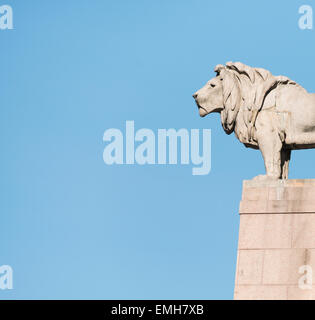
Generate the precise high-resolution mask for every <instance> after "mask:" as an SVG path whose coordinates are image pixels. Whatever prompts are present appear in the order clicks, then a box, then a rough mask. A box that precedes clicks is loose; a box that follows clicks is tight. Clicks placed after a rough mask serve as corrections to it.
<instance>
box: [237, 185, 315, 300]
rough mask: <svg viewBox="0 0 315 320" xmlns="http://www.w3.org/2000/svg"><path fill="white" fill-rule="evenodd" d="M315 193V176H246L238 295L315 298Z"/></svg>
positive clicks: (256, 297) (269, 297) (241, 223)
mask: <svg viewBox="0 0 315 320" xmlns="http://www.w3.org/2000/svg"><path fill="white" fill-rule="evenodd" d="M313 199H315V180H286V181H273V182H268V183H267V182H261V181H260V182H259V181H244V184H243V195H242V203H243V206H242V203H241V205H240V230H239V244H238V262H237V270H236V277H235V295H234V298H235V299H285V300H287V299H315V293H314V292H315V289H314V284H315V203H314V204H313V201H314V200H313ZM244 203H245V204H246V205H244ZM248 203H251V206H250V207H249V206H248ZM292 203H294V206H293V205H292ZM279 208H280V209H279ZM293 208H294V210H293ZM301 268H302V269H301ZM306 276H307V279H306V278H305V277H306ZM305 285H307V286H306V287H305Z"/></svg>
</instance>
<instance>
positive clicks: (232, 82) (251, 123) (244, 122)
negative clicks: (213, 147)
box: [193, 62, 315, 180]
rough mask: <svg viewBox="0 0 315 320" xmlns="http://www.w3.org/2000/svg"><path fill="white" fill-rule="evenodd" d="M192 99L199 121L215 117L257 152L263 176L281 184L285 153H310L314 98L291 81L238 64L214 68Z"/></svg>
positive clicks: (314, 129) (313, 136) (313, 143)
mask: <svg viewBox="0 0 315 320" xmlns="http://www.w3.org/2000/svg"><path fill="white" fill-rule="evenodd" d="M214 71H215V72H216V74H217V75H216V77H214V78H213V79H211V80H209V81H208V82H207V83H206V85H205V86H204V87H203V88H201V89H199V90H198V91H197V92H196V93H195V94H194V95H193V97H194V99H195V101H196V104H197V106H198V108H199V114H200V116H201V117H204V116H206V115H207V114H210V113H213V112H218V113H220V114H221V123H222V126H223V129H224V131H225V132H226V133H227V134H231V133H232V132H233V131H234V133H235V135H236V137H237V138H238V139H239V140H240V141H241V142H242V143H243V144H244V145H245V146H246V147H249V148H254V149H260V151H261V153H262V155H263V158H264V162H265V168H266V175H260V176H258V177H256V179H259V180H264V179H265V180H268V179H287V178H288V171H289V161H290V156H291V150H296V149H309V148H315V94H313V93H308V92H307V91H306V90H305V89H304V88H302V87H301V86H300V85H298V84H297V83H296V82H294V81H292V80H290V79H289V78H287V77H284V76H273V75H272V74H271V73H270V72H269V71H267V70H265V69H261V68H252V67H249V66H247V65H245V64H243V63H240V62H235V63H233V62H228V63H226V65H225V66H224V65H217V66H216V67H215V69H214Z"/></svg>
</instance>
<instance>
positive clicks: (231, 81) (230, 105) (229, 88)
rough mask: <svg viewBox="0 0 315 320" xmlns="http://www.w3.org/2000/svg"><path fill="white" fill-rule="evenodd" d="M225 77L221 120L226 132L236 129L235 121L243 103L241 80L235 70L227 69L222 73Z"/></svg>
mask: <svg viewBox="0 0 315 320" xmlns="http://www.w3.org/2000/svg"><path fill="white" fill-rule="evenodd" d="M222 78H223V83H222V87H223V104H224V108H223V110H222V111H221V122H222V126H223V128H224V130H225V131H226V132H231V131H233V129H234V123H235V119H236V116H237V113H238V111H239V109H240V104H241V98H242V97H241V90H240V87H239V82H238V80H237V78H236V76H235V75H234V74H233V72H231V71H229V70H225V71H224V73H222Z"/></svg>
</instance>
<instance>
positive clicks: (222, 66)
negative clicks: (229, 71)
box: [214, 64, 225, 76]
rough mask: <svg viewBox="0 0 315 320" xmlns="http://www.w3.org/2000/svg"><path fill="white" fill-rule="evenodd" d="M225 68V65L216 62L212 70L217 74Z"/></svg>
mask: <svg viewBox="0 0 315 320" xmlns="http://www.w3.org/2000/svg"><path fill="white" fill-rule="evenodd" d="M222 69H225V66H224V65H223V64H218V65H216V66H215V68H214V72H216V73H217V76H218V75H219V74H220V72H221V70H222Z"/></svg>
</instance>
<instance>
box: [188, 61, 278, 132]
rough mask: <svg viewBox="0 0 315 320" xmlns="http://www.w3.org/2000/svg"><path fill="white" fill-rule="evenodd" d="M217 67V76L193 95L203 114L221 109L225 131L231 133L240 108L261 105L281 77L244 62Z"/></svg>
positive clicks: (248, 109)
mask: <svg viewBox="0 0 315 320" xmlns="http://www.w3.org/2000/svg"><path fill="white" fill-rule="evenodd" d="M214 71H215V72H216V73H217V75H216V77H214V78H213V79H211V80H209V81H208V82H207V83H206V85H205V86H204V87H202V88H201V89H199V90H198V91H197V92H196V93H195V94H194V95H193V97H194V99H195V101H196V103H197V106H198V108H199V114H200V116H201V117H204V116H206V115H207V114H210V113H213V112H218V113H220V114H221V122H222V126H223V129H224V131H225V132H226V133H227V134H231V133H232V132H233V130H234V127H235V121H236V117H237V114H238V112H239V110H240V108H241V107H242V106H245V107H246V109H247V111H248V113H250V112H251V110H252V109H255V107H256V106H257V109H258V108H260V107H261V106H260V104H262V103H263V99H264V98H265V95H266V94H267V92H268V90H270V87H271V85H273V84H274V82H276V80H277V78H276V77H274V76H272V74H271V73H270V72H269V71H267V70H264V69H260V68H252V67H249V66H247V65H244V64H243V63H240V62H235V63H232V62H228V63H226V65H225V66H224V65H217V66H216V67H215V69H214ZM273 79H275V80H274V81H271V80H273ZM246 122H247V121H246Z"/></svg>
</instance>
